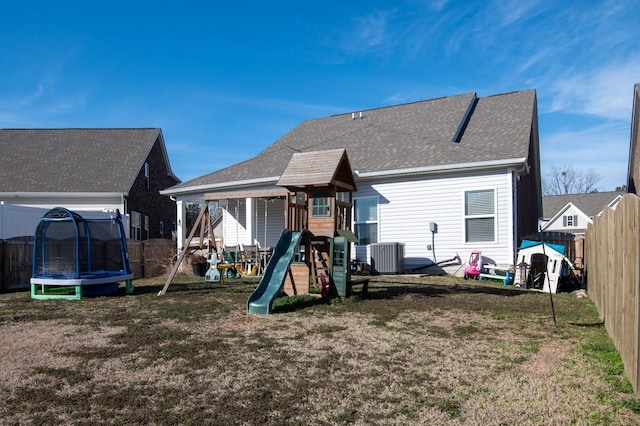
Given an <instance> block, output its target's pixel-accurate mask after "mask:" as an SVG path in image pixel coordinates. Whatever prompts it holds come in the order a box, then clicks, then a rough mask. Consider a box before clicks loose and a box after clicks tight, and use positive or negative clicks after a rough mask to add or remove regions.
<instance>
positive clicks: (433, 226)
mask: <svg viewBox="0 0 640 426" xmlns="http://www.w3.org/2000/svg"><path fill="white" fill-rule="evenodd" d="M429 231H431V232H433V233H434V234H437V233H438V224H437V223H435V222H431V223H429Z"/></svg>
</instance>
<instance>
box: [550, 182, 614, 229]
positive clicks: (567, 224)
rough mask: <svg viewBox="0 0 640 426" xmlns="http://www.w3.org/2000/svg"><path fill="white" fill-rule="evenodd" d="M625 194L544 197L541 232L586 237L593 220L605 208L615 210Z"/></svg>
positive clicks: (590, 193)
mask: <svg viewBox="0 0 640 426" xmlns="http://www.w3.org/2000/svg"><path fill="white" fill-rule="evenodd" d="M624 194H625V193H624V192H621V191H611V192H589V193H586V194H567V195H548V196H544V197H542V212H543V219H542V221H541V223H540V231H542V232H566V233H569V234H573V235H574V236H584V233H585V232H586V230H587V225H588V224H590V223H592V222H593V218H594V217H595V216H597V215H599V214H600V213H601V212H602V210H603V209H604V208H605V207H609V208H612V209H613V208H615V206H616V204H618V202H619V201H620V198H622V196H623V195H624Z"/></svg>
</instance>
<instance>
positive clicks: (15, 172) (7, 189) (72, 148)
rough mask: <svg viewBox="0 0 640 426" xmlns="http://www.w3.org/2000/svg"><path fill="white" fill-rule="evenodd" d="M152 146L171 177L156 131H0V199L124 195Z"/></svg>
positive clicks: (138, 129)
mask: <svg viewBox="0 0 640 426" xmlns="http://www.w3.org/2000/svg"><path fill="white" fill-rule="evenodd" d="M157 140H159V143H160V144H161V148H162V151H163V155H164V157H165V161H166V165H167V170H168V171H169V174H170V175H172V176H173V174H172V172H171V167H170V164H169V160H168V157H167V153H166V147H165V145H164V139H163V137H162V131H161V130H160V129H158V128H137V129H0V149H1V150H2V153H3V155H2V164H1V166H0V193H23V192H26V193H28V192H32V193H33V192H36V193H47V192H49V193H64V192H78V193H91V192H102V193H122V194H127V193H128V192H129V190H130V189H131V186H132V185H133V182H134V181H135V179H136V177H137V175H138V173H139V172H140V170H141V168H142V166H143V164H144V162H145V160H146V158H147V156H148V155H149V152H150V151H151V149H152V147H153V146H154V144H155V143H156V141H157ZM174 177H175V176H174ZM176 180H178V179H177V178H176Z"/></svg>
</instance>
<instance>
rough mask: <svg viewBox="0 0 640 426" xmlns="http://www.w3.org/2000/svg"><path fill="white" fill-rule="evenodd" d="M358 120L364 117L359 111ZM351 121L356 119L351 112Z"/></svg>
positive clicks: (354, 114)
mask: <svg viewBox="0 0 640 426" xmlns="http://www.w3.org/2000/svg"><path fill="white" fill-rule="evenodd" d="M358 118H359V119H360V120H362V119H363V118H364V115H362V111H360V112H359V113H358ZM351 119H352V120H355V119H356V113H355V112H352V113H351Z"/></svg>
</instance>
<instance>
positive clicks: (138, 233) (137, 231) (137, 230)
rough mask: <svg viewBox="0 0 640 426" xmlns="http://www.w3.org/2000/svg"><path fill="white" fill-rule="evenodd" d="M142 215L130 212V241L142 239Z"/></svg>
mask: <svg viewBox="0 0 640 426" xmlns="http://www.w3.org/2000/svg"><path fill="white" fill-rule="evenodd" d="M141 225H142V215H141V214H140V213H138V212H136V211H133V210H132V211H131V239H132V240H140V239H141V238H142V228H141Z"/></svg>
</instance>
